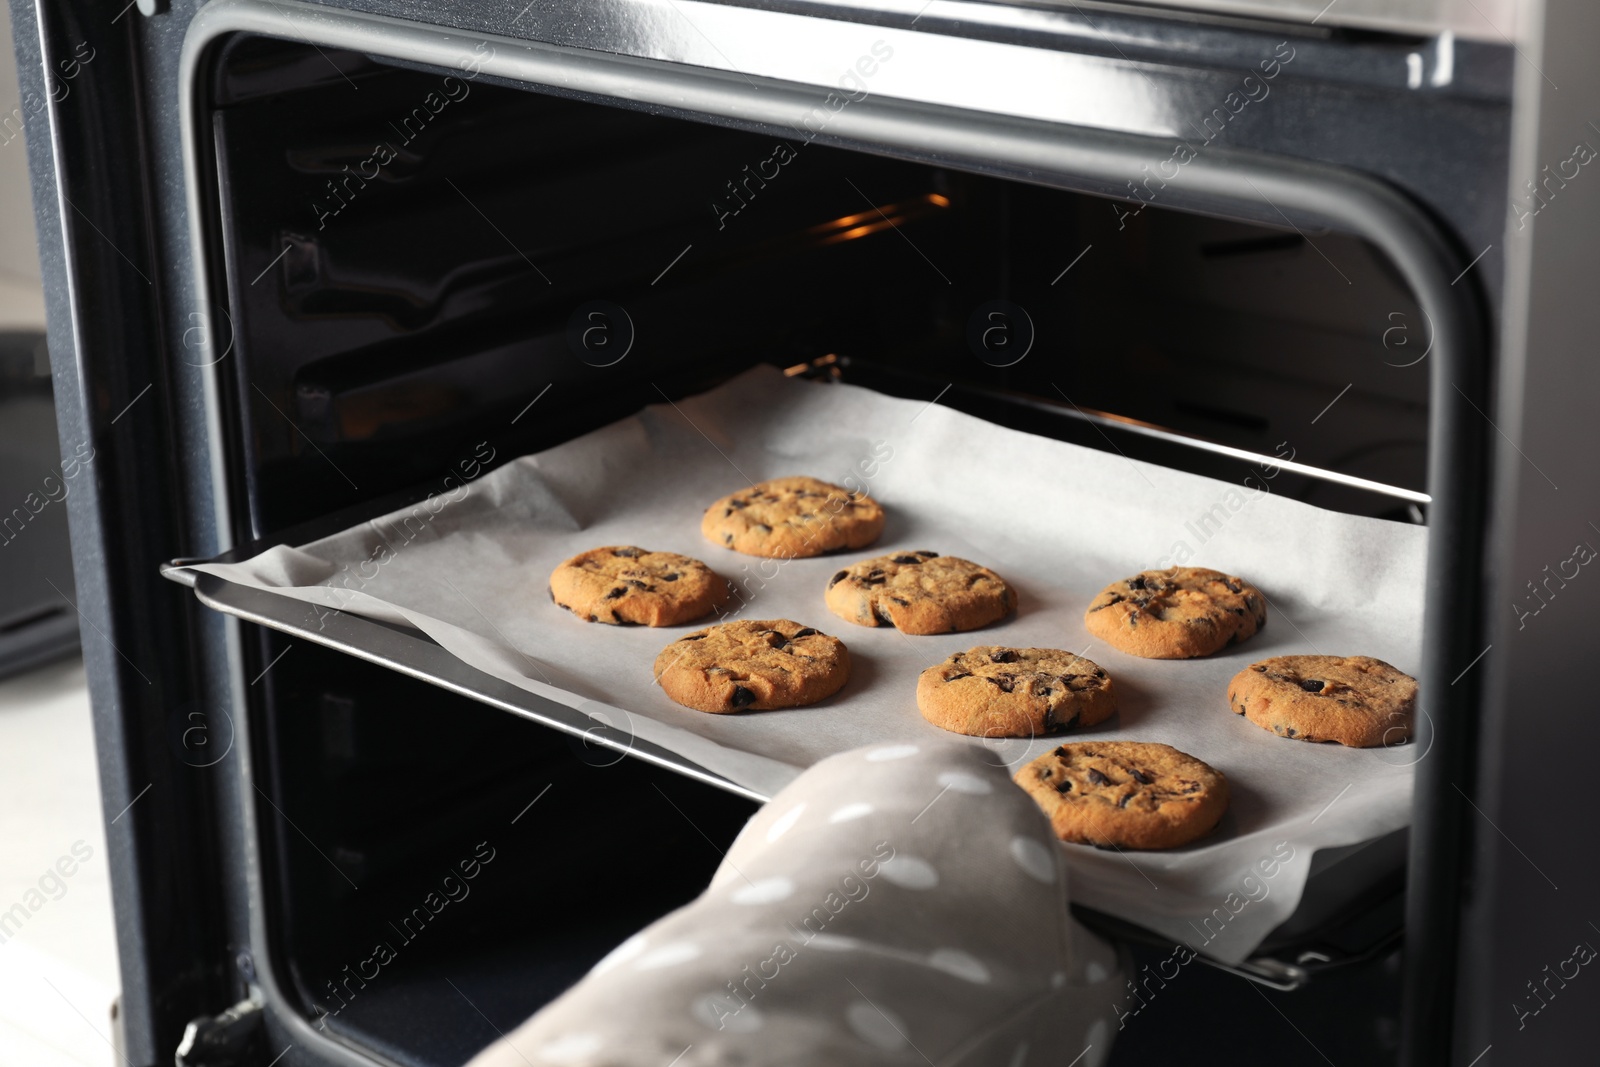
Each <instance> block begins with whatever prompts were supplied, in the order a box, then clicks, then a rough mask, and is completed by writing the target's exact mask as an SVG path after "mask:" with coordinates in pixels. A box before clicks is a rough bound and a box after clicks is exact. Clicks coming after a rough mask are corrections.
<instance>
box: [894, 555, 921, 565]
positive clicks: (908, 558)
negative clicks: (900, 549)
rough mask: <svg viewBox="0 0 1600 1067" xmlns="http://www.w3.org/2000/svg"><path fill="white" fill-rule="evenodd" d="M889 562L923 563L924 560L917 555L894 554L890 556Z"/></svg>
mask: <svg viewBox="0 0 1600 1067" xmlns="http://www.w3.org/2000/svg"><path fill="white" fill-rule="evenodd" d="M889 562H890V563H921V562H922V560H921V559H919V558H918V557H916V556H892V557H890V559H889Z"/></svg>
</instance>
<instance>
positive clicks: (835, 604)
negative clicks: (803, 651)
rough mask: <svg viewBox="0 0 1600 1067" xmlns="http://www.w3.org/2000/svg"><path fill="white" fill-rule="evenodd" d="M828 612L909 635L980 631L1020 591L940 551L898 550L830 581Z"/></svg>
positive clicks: (1010, 606)
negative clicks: (942, 554)
mask: <svg viewBox="0 0 1600 1067" xmlns="http://www.w3.org/2000/svg"><path fill="white" fill-rule="evenodd" d="M826 599H827V602H828V610H829V611H832V612H833V613H834V614H835V615H837V616H839V618H841V619H845V620H848V621H849V622H853V623H856V624H857V625H860V626H879V625H883V624H888V625H890V626H893V627H896V628H897V629H899V630H900V631H901V632H903V633H908V634H950V633H956V632H957V631H960V630H976V629H977V628H978V627H980V626H987V625H989V624H990V623H991V622H994V621H996V620H997V619H1003V618H1005V617H1006V616H1007V615H1009V614H1011V612H1013V611H1015V610H1016V607H1017V594H1016V590H1014V589H1012V588H1011V587H1010V586H1009V585H1007V584H1006V583H1005V581H1004V579H1002V578H1001V577H1000V576H999V575H998V574H996V573H995V572H994V571H992V570H990V569H989V568H987V567H980V566H978V565H977V564H976V563H970V562H968V561H967V560H964V559H959V558H957V557H955V556H941V555H939V553H937V552H932V551H928V550H925V549H924V550H919V551H916V552H895V553H891V554H890V555H887V556H879V557H877V558H876V559H865V560H862V561H861V562H860V563H853V564H851V565H850V566H848V567H846V568H845V569H844V570H842V571H839V572H838V573H836V574H835V575H834V576H833V577H832V578H829V579H828V591H827V593H826Z"/></svg>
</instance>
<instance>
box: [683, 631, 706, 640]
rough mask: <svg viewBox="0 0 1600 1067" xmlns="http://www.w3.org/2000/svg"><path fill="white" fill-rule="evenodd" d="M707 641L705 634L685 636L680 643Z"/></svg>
mask: <svg viewBox="0 0 1600 1067" xmlns="http://www.w3.org/2000/svg"><path fill="white" fill-rule="evenodd" d="M705 639H706V635H705V634H703V633H698V634H687V635H685V636H683V637H680V638H678V640H679V641H704V640H705Z"/></svg>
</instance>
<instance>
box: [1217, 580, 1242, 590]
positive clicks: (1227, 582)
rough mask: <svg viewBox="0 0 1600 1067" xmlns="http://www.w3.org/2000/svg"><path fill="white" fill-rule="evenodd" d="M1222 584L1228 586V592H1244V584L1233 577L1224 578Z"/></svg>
mask: <svg viewBox="0 0 1600 1067" xmlns="http://www.w3.org/2000/svg"><path fill="white" fill-rule="evenodd" d="M1222 584H1223V585H1225V586H1227V587H1228V592H1230V593H1242V592H1244V586H1243V585H1241V584H1240V583H1239V582H1237V581H1235V580H1234V579H1232V578H1224V579H1222Z"/></svg>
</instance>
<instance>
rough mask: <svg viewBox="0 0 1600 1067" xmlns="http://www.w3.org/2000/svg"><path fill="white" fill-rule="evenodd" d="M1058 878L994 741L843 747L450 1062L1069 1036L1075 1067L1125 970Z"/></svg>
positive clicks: (703, 1054)
mask: <svg viewBox="0 0 1600 1067" xmlns="http://www.w3.org/2000/svg"><path fill="white" fill-rule="evenodd" d="M946 793H948V794H949V795H948V796H945V795H944V794H946ZM936 796H942V797H943V798H944V799H942V800H939V801H938V803H937V806H936V808H935V810H934V811H933V812H932V813H931V816H930V817H929V818H920V819H916V820H914V819H913V816H916V815H917V813H918V811H919V810H923V811H925V810H927V806H928V801H929V800H931V799H934V798H935V797H936ZM616 877H619V878H622V877H626V874H625V873H621V874H617V875H616ZM1066 889H1067V869H1066V864H1065V856H1064V852H1063V850H1062V849H1061V847H1060V846H1059V845H1058V843H1057V842H1056V841H1055V838H1054V835H1053V834H1051V833H1050V831H1049V828H1048V826H1047V824H1046V820H1045V819H1044V817H1043V816H1042V814H1041V813H1040V812H1039V810H1038V808H1037V807H1036V806H1035V805H1034V804H1033V802H1032V800H1030V799H1029V798H1028V796H1027V795H1026V794H1024V793H1023V792H1022V791H1021V790H1018V789H1016V788H1014V787H1012V786H1011V783H1010V780H1009V776H1008V775H1007V773H1006V770H1005V768H1003V767H1000V766H998V764H997V761H996V760H995V758H994V754H993V753H992V752H988V751H986V750H984V749H983V748H982V747H981V746H979V745H976V744H972V743H971V742H970V741H963V742H942V741H940V742H935V741H933V740H931V739H926V738H925V739H923V740H922V741H920V742H919V743H909V742H885V743H882V744H879V745H877V746H875V747H871V748H868V749H864V750H857V751H856V752H852V753H847V754H845V755H843V756H839V757H834V758H832V759H828V760H824V761H822V762H821V763H819V764H817V765H816V766H814V767H812V768H810V769H809V770H807V771H805V772H804V773H802V774H801V775H800V776H799V777H798V778H797V779H795V781H794V782H792V783H791V784H790V785H789V786H787V787H785V788H784V789H783V790H781V791H779V793H778V794H777V795H776V796H774V797H773V798H772V800H771V801H770V802H769V804H768V805H767V806H766V807H765V808H764V809H763V810H762V811H760V812H758V813H757V814H756V815H755V817H754V818H752V819H751V820H750V821H749V822H748V823H747V824H746V826H745V828H744V831H743V832H742V833H740V834H739V836H738V839H737V840H736V841H735V842H734V844H733V845H732V846H731V848H730V849H729V851H728V853H727V856H726V857H725V858H724V860H723V862H722V863H721V864H720V865H719V866H718V869H717V873H716V875H715V877H714V879H713V881H712V885H711V887H710V888H708V889H707V890H706V891H705V892H703V893H702V894H701V895H700V896H699V897H698V898H697V899H696V900H694V901H692V902H691V903H689V904H688V905H686V906H684V907H683V908H680V909H678V910H677V911H675V912H673V913H671V914H668V915H666V916H664V917H662V918H661V919H659V920H657V921H656V922H654V923H652V924H651V925H650V926H648V927H646V929H645V930H643V931H642V932H641V933H639V934H637V935H635V936H633V937H631V938H629V939H628V940H627V941H624V942H623V943H622V944H620V945H618V946H617V948H615V949H614V950H613V951H612V952H611V953H610V954H609V955H607V956H606V958H605V959H604V960H602V961H601V962H600V963H599V964H597V965H596V966H595V968H594V969H593V970H592V971H591V972H590V974H589V975H588V976H587V977H585V978H584V979H583V980H581V981H580V982H579V983H578V984H577V985H576V986H574V987H573V988H571V989H569V990H568V991H567V992H566V993H564V994H562V995H561V996H560V997H558V998H557V999H556V1000H555V1001H553V1002H552V1003H550V1004H549V1005H547V1006H546V1007H545V1008H543V1009H541V1011H540V1012H539V1013H538V1014H537V1015H535V1016H534V1017H533V1018H532V1019H530V1020H529V1021H528V1022H526V1023H524V1024H523V1026H522V1027H521V1028H519V1029H518V1030H517V1031H516V1032H515V1033H513V1034H510V1035H508V1038H506V1039H503V1040H501V1041H499V1042H497V1043H496V1044H495V1045H492V1046H490V1048H489V1049H486V1050H485V1051H484V1052H483V1053H482V1054H480V1056H479V1057H478V1058H476V1059H475V1060H474V1061H473V1062H472V1063H471V1064H469V1065H468V1067H593V1065H594V1064H597V1063H601V1062H604V1063H605V1064H607V1065H608V1067H661V1065H662V1064H664V1063H667V1062H669V1061H673V1059H674V1057H678V1056H681V1062H679V1063H678V1067H686V1065H687V1064H688V1063H689V1062H691V1061H692V1062H695V1063H724V1064H728V1063H746V1064H754V1063H766V1062H772V1061H773V1059H774V1057H775V1055H779V1054H781V1056H782V1057H783V1058H784V1059H785V1061H786V1062H795V1063H826V1064H829V1065H830V1067H880V1065H882V1064H886V1063H888V1062H894V1063H903V1064H907V1065H909V1064H922V1063H923V1062H924V1061H929V1062H935V1063H946V1062H951V1060H952V1058H954V1057H956V1056H960V1057H961V1058H962V1062H967V1060H971V1061H972V1062H973V1063H974V1064H977V1063H983V1064H992V1065H995V1067H1002V1065H1003V1067H1035V1065H1036V1064H1043V1063H1045V1062H1046V1061H1050V1062H1052V1063H1054V1062H1056V1061H1057V1060H1056V1056H1055V1051H1060V1052H1061V1053H1063V1056H1062V1057H1061V1062H1065V1061H1066V1060H1070V1059H1072V1057H1073V1056H1075V1055H1077V1054H1078V1053H1079V1052H1080V1051H1082V1050H1084V1049H1085V1047H1086V1046H1088V1045H1092V1046H1093V1048H1092V1049H1091V1050H1090V1051H1089V1052H1088V1055H1086V1056H1084V1058H1083V1060H1082V1062H1080V1063H1079V1064H1078V1067H1095V1064H1096V1063H1097V1061H1103V1060H1104V1058H1105V1056H1106V1055H1107V1053H1108V1050H1109V1049H1110V1045H1111V1043H1112V1041H1113V1040H1114V1038H1115V1036H1116V1035H1115V1033H1113V1032H1112V1031H1114V1030H1115V1029H1116V1027H1115V1026H1114V1025H1113V1026H1111V1027H1110V1028H1109V1029H1107V1027H1106V1025H1105V1023H1104V1022H1103V1021H1102V1022H1100V1023H1099V1024H1098V1025H1097V1026H1096V1025H1095V1020H1096V1018H1097V1017H1098V1016H1105V997H1104V995H1102V994H1098V993H1095V992H1094V990H1095V989H1100V990H1105V989H1107V988H1110V987H1112V986H1120V985H1121V982H1122V978H1123V977H1124V976H1123V975H1122V974H1121V973H1120V972H1119V967H1118V964H1117V959H1118V957H1117V955H1116V953H1115V952H1114V951H1112V950H1111V949H1110V948H1109V947H1108V946H1105V945H1104V944H1103V943H1100V942H1098V940H1097V939H1096V938H1095V937H1094V936H1093V935H1092V934H1090V933H1088V932H1087V931H1085V930H1083V929H1082V928H1081V927H1078V926H1076V925H1069V924H1071V923H1072V920H1071V919H1070V918H1069V917H1068V912H1067V910H1066V908H1065V907H1064V906H1063V905H1064V903H1065V900H1064V896H1065V892H1066ZM1052 990H1054V992H1052ZM1107 1018H1110V1017H1109V1016H1108V1017H1107ZM1092 1027H1093V1028H1092ZM691 1046H692V1048H693V1051H692V1052H690V1051H688V1050H689V1048H690V1047H691ZM685 1053H686V1054H685Z"/></svg>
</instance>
